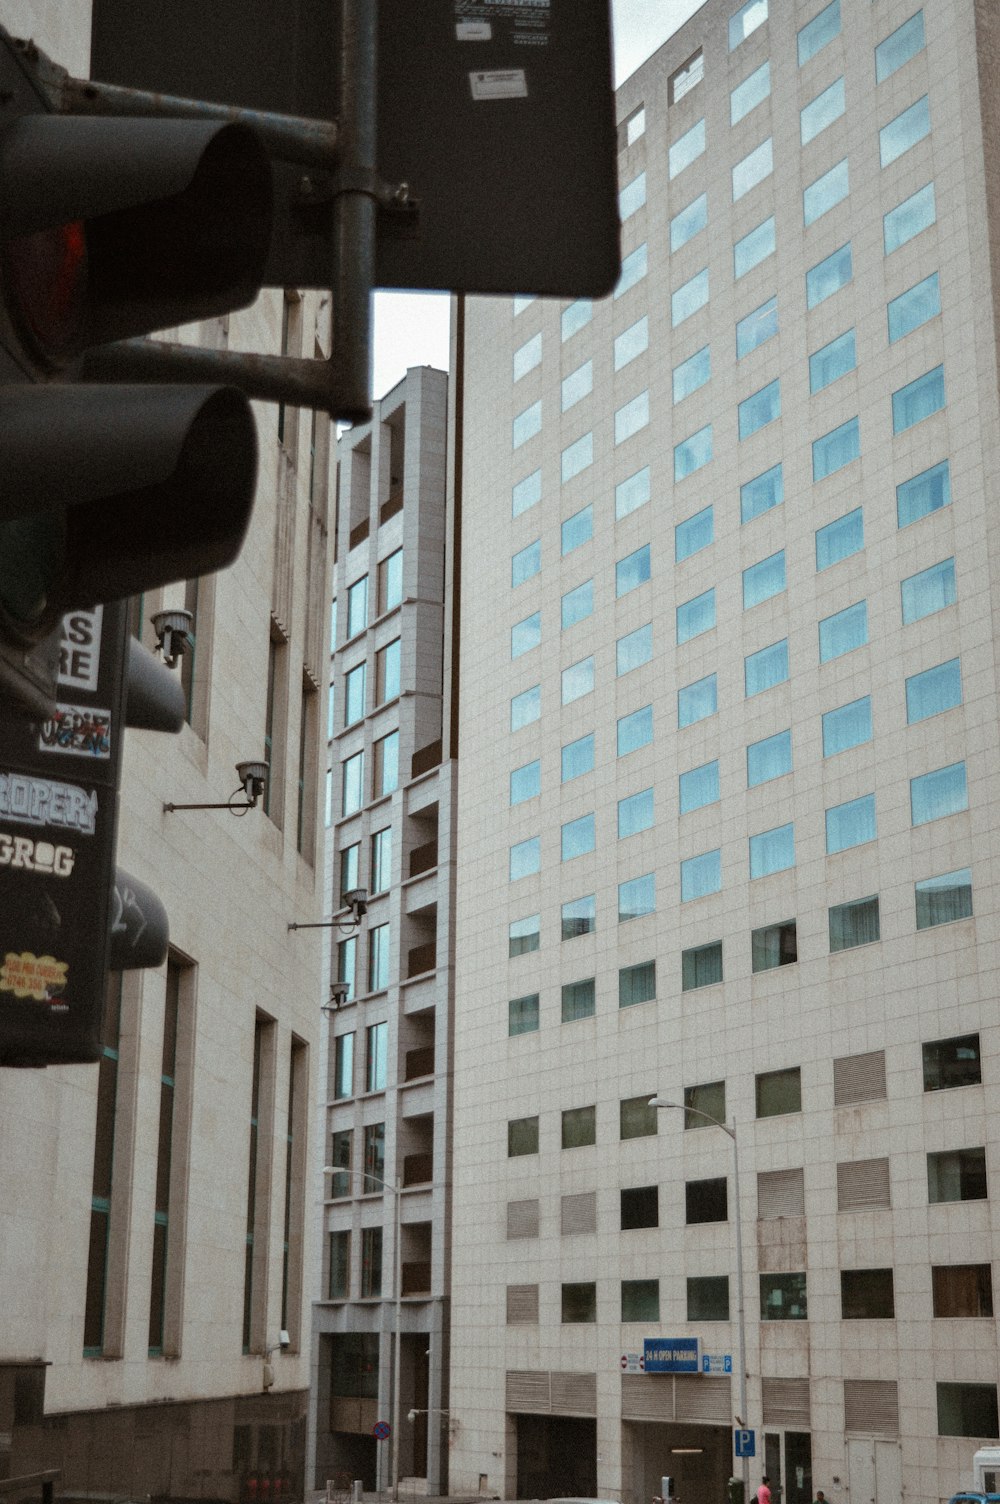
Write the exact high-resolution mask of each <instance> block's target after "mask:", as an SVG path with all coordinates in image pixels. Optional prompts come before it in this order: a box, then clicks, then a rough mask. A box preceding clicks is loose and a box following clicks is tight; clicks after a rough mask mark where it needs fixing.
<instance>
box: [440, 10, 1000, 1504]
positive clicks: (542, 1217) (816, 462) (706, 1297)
mask: <svg viewBox="0 0 1000 1504" xmlns="http://www.w3.org/2000/svg"><path fill="white" fill-rule="evenodd" d="M996 27H997V11H996V7H995V6H993V5H988V4H982V5H975V4H973V3H972V0H940V3H934V4H931V3H925V4H924V5H923V6H922V7H921V6H918V4H916V3H915V0H839V3H838V0H832V3H824V0H769V3H768V0H749V3H748V4H746V5H744V6H742V7H737V5H736V4H735V3H734V0H709V3H708V4H706V5H704V6H703V7H702V8H701V9H700V10H699V11H698V12H697V14H696V15H695V16H694V17H693V18H692V20H690V21H689V22H688V23H687V24H686V25H685V26H684V27H683V28H682V29H681V30H680V31H679V32H678V33H677V34H676V35H675V36H674V37H673V38H672V39H671V40H670V41H669V42H668V43H667V44H666V45H665V46H664V47H663V48H662V49H661V50H660V51H659V52H658V53H656V54H655V56H654V57H653V58H651V59H650V61H649V62H648V63H646V64H645V65H644V66H643V67H642V68H641V69H639V70H638V72H637V73H636V74H635V75H633V77H632V78H630V79H629V80H628V81H627V82H626V83H625V84H624V85H623V86H622V88H621V90H620V91H619V119H620V121H621V122H622V124H621V128H620V131H621V135H620V145H621V148H622V154H621V159H620V161H621V171H620V180H621V185H622V217H623V230H622V250H623V255H624V258H625V262H624V266H625V272H624V274H623V282H622V284H621V286H620V289H619V292H618V294H617V295H616V296H615V297H613V298H609V299H607V300H605V301H604V302H602V303H599V304H595V305H594V306H593V307H592V308H591V307H590V306H589V305H571V304H568V303H562V304H560V303H558V302H556V301H543V300H531V299H527V298H525V299H514V300H511V299H503V298H496V299H491V300H484V299H480V300H469V301H468V303H467V304H466V305H465V307H464V309H463V310H462V317H463V318H464V325H459V323H458V322H456V330H457V331H458V332H457V333H456V338H455V369H456V371H461V372H462V377H461V389H460V394H459V399H458V400H460V402H461V407H462V411H463V414H464V424H463V430H462V442H463V456H464V457H463V460H462V463H461V468H460V472H459V477H458V481H457V489H458V493H459V494H460V495H461V498H462V506H463V512H462V515H463V539H464V545H465V546H464V548H463V552H462V579H461V587H462V588H461V599H462V608H461V642H462V661H461V679H460V686H461V701H460V704H461V720H460V726H461V765H462V770H463V776H462V778H461V780H460V784H459V801H458V848H457V849H458V853H459V855H458V870H457V895H458V902H457V916H456V934H457V936H458V948H457V959H456V979H455V986H456V998H457V1000H458V1002H457V1008H456V1017H457V1028H456V1038H455V1167H454V1186H455V1189H454V1244H453V1306H452V1354H453V1359H452V1433H453V1446H452V1453H451V1482H452V1487H453V1489H455V1490H458V1491H464V1490H466V1489H469V1490H476V1489H478V1488H482V1489H484V1490H487V1491H489V1492H491V1493H492V1492H494V1491H496V1492H497V1493H500V1494H502V1495H503V1496H504V1497H521V1498H524V1497H545V1496H547V1495H556V1494H558V1495H562V1494H566V1495H570V1494H584V1495H587V1494H591V1495H598V1496H600V1497H603V1498H615V1499H619V1498H620V1499H622V1500H623V1501H626V1504H640V1501H643V1500H648V1498H649V1497H650V1496H652V1495H653V1494H658V1493H659V1492H660V1479H661V1477H662V1476H664V1475H667V1476H671V1477H673V1478H675V1479H676V1481H677V1491H678V1493H679V1496H680V1498H681V1499H682V1500H683V1501H684V1504H691V1501H694V1504H703V1501H706V1504H716V1501H717V1500H718V1499H719V1498H720V1497H721V1496H722V1488H723V1484H724V1482H725V1479H726V1478H728V1476H729V1475H730V1473H731V1472H736V1473H737V1474H739V1471H740V1465H739V1463H738V1462H737V1461H736V1459H735V1458H734V1455H733V1437H732V1428H733V1427H734V1426H735V1425H736V1424H737V1419H736V1417H737V1415H738V1413H739V1408H740V1407H739V1400H738V1393H739V1390H738V1382H737V1372H738V1366H739V1365H738V1322H737V1319H736V1317H737V1297H736V1258H735V1243H734V1226H733V1206H734V1194H735V1188H734V1184H733V1152H732V1143H731V1141H730V1140H729V1139H727V1138H726V1137H725V1136H724V1135H723V1133H722V1132H720V1131H718V1130H717V1129H714V1128H712V1127H711V1126H710V1125H707V1124H706V1125H703V1127H702V1128H701V1130H700V1131H696V1129H697V1126H698V1122H699V1120H698V1119H697V1118H696V1117H695V1116H694V1115H691V1116H689V1117H687V1118H685V1116H684V1115H683V1113H682V1112H681V1111H671V1110H669V1109H664V1110H660V1111H657V1110H656V1109H648V1108H647V1107H646V1105H645V1104H647V1103H648V1101H649V1099H650V1098H652V1097H653V1096H654V1095H659V1096H660V1097H661V1098H663V1099H664V1100H665V1101H667V1102H673V1103H678V1104H684V1103H687V1105H688V1106H690V1107H693V1108H695V1109H698V1110H700V1111H701V1112H704V1113H707V1114H708V1115H709V1116H710V1117H714V1118H716V1119H724V1120H725V1122H726V1123H727V1124H735V1129H736V1135H737V1151H738V1155H739V1160H738V1164H739V1173H740V1186H741V1193H742V1200H741V1210H742V1221H743V1232H744V1236H743V1249H742V1252H743V1263H744V1266H745V1273H746V1331H747V1373H748V1414H747V1415H745V1416H743V1417H742V1420H743V1421H744V1422H745V1423H746V1425H747V1426H748V1427H751V1428H753V1430H754V1431H755V1433H756V1446H757V1451H756V1457H755V1459H754V1461H753V1462H752V1464H751V1482H752V1485H753V1486H754V1487H756V1484H757V1482H758V1480H759V1476H760V1472H761V1470H762V1468H766V1470H767V1471H768V1472H769V1473H770V1474H771V1476H772V1478H773V1479H774V1480H775V1482H776V1483H778V1484H779V1485H780V1487H781V1489H782V1496H783V1497H784V1499H786V1500H788V1501H789V1504H808V1501H810V1500H812V1498H813V1497H814V1492H815V1490H817V1489H820V1488H821V1489H823V1490H824V1491H825V1493H826V1496H827V1498H828V1499H831V1500H833V1501H836V1504H848V1501H850V1500H853V1501H854V1504H857V1501H858V1500H859V1499H873V1500H877V1501H878V1504H885V1501H887V1500H891V1501H893V1504H895V1501H898V1499H899V1498H900V1497H901V1496H902V1495H903V1494H904V1493H905V1497H906V1498H908V1499H920V1500H926V1501H933V1500H938V1499H946V1498H947V1497H948V1496H949V1495H950V1494H951V1493H952V1492H954V1491H955V1490H956V1489H957V1488H958V1487H959V1486H960V1485H962V1484H966V1483H969V1482H971V1480H972V1458H973V1454H974V1452H975V1450H976V1448H977V1447H978V1446H979V1445H981V1444H983V1443H984V1442H987V1441H989V1440H995V1439H996V1437H997V1433H998V1430H1000V1427H998V1424H997V1408H996V1407H997V1377H998V1375H997V1333H996V1324H995V1320H994V1316H993V1311H994V1302H995V1299H996V1297H995V1296H994V1294H993V1285H994V1282H995V1278H996V1275H995V1272H994V1271H995V1267H996V1246H995V1244H994V1240H993V1227H994V1223H995V1220H996V1218H995V1210H994V1208H995V1207H996V1205H997V1204H998V1199H1000V1188H998V1184H997V1180H996V1176H997V1164H996V1154H997V1144H996V1131H995V1123H996V1106H997V1090H998V1085H1000V1079H998V1075H997V1070H998V1066H997V1055H998V1047H1000V1036H998V1034H997V1022H996V1007H995V1001H996V997H997V987H998V969H997V968H998V952H997V938H998V934H997V924H998V921H997V887H996V881H995V871H994V867H995V847H996V834H995V832H996V826H997V811H998V802H997V781H996V780H997V768H998V762H997V750H996V749H997V710H998V700H997V679H996V656H995V646H994V641H995V637H996V629H995V621H994V617H995V611H996V599H997V591H996V579H997V568H998V563H1000V560H998V556H997V541H996V528H995V526H994V521H995V506H994V496H993V492H994V476H995V474H996V472H997V460H998V456H997V433H998V417H1000V414H998V395H997V346H996V326H995V321H994V303H993V300H992V299H991V296H990V289H991V285H992V278H993V275H994V267H995V265H996V253H995V244H996V241H995V235H994V224H993V223H992V222H991V220H990V217H989V215H988V212H987V211H988V205H989V204H990V203H992V188H991V185H992V184H993V183H994V180H995V176H996V169H997V158H996V144H997V141H996V126H995V120H994V118H993V115H994V112H995V106H994V102H993V93H992V92H991V91H992V90H993V83H992V81H991V80H992V74H991V71H990V69H991V66H992V60H993V59H995V57H996V48H997V36H996ZM984 109H985V113H984ZM988 188H990V192H988ZM779 467H780V469H779ZM515 728H516V729H515ZM682 1337H683V1338H696V1339H698V1340H699V1341H700V1345H701V1346H700V1353H701V1356H702V1358H703V1359H704V1358H707V1359H709V1360H711V1361H710V1362H709V1370H710V1371H709V1372H708V1373H702V1374H698V1375H690V1374H679V1375H676V1376H671V1375H668V1374H657V1373H652V1372H639V1371H638V1357H639V1356H640V1355H642V1354H643V1352H644V1342H645V1339H647V1338H648V1339H664V1338H682ZM630 1355H634V1357H632V1358H630ZM727 1357H728V1358H731V1360H732V1375H731V1376H730V1375H729V1374H728V1373H727V1372H726V1363H725V1359H726V1358H727ZM623 1370H624V1371H623Z"/></svg>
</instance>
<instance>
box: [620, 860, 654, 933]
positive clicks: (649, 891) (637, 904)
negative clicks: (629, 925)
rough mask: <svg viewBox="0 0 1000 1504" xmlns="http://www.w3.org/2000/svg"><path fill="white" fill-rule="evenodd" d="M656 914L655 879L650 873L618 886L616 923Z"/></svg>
mask: <svg viewBox="0 0 1000 1504" xmlns="http://www.w3.org/2000/svg"><path fill="white" fill-rule="evenodd" d="M655 912H656V878H655V876H654V875H653V873H652V872H647V873H646V874H645V876H644V877H633V878H631V879H630V880H629V881H628V882H627V883H619V884H618V923H619V924H624V923H625V922H626V921H627V920H629V919H640V918H641V917H642V915H643V914H653V913H655Z"/></svg>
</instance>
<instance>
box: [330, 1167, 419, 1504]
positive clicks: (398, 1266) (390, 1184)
mask: <svg viewBox="0 0 1000 1504" xmlns="http://www.w3.org/2000/svg"><path fill="white" fill-rule="evenodd" d="M322 1173H323V1174H324V1175H350V1176H352V1177H353V1176H355V1175H360V1176H361V1178H362V1180H363V1181H364V1182H365V1183H366V1185H367V1182H369V1181H371V1182H373V1183H374V1184H375V1185H377V1186H380V1187H381V1188H382V1190H383V1191H389V1192H390V1193H391V1194H392V1195H393V1196H394V1197H395V1198H396V1201H395V1216H394V1222H393V1228H394V1232H393V1253H394V1257H393V1284H394V1286H395V1291H396V1345H395V1348H394V1350H393V1364H392V1498H393V1501H396V1500H398V1498H399V1409H400V1406H399V1382H400V1349H401V1348H402V1345H403V1325H402V1317H403V1264H402V1247H401V1240H400V1204H401V1201H402V1193H403V1187H402V1185H401V1184H400V1182H399V1179H398V1177H397V1179H396V1180H394V1181H389V1180H383V1179H382V1178H381V1176H379V1175H373V1174H372V1173H371V1171H369V1170H347V1169H345V1168H343V1166H341V1165H324V1166H323V1171H322Z"/></svg>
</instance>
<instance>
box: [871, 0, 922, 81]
mask: <svg viewBox="0 0 1000 1504" xmlns="http://www.w3.org/2000/svg"><path fill="white" fill-rule="evenodd" d="M923 47H924V13H923V11H922V10H918V11H917V13H916V15H914V16H911V17H910V19H909V20H908V21H904V22H903V24H902V26H897V27H896V30H895V31H894V32H891V33H890V35H889V36H887V37H886V39H885V41H884V42H879V44H878V46H877V47H876V48H875V82H876V83H878V84H880V83H882V82H884V80H885V79H887V78H890V77H891V76H892V74H893V73H895V72H896V70H897V69H898V68H902V66H903V64H904V63H908V62H909V61H910V58H911V57H916V55H917V53H918V52H922V51H923Z"/></svg>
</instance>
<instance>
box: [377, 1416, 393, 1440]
mask: <svg viewBox="0 0 1000 1504" xmlns="http://www.w3.org/2000/svg"><path fill="white" fill-rule="evenodd" d="M391 1431H392V1427H391V1426H390V1424H389V1422H388V1421H387V1420H377V1421H376V1422H375V1424H374V1425H373V1426H372V1435H373V1436H374V1438H375V1440H376V1441H385V1440H386V1439H387V1438H388V1436H389V1433H390V1432H391Z"/></svg>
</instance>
